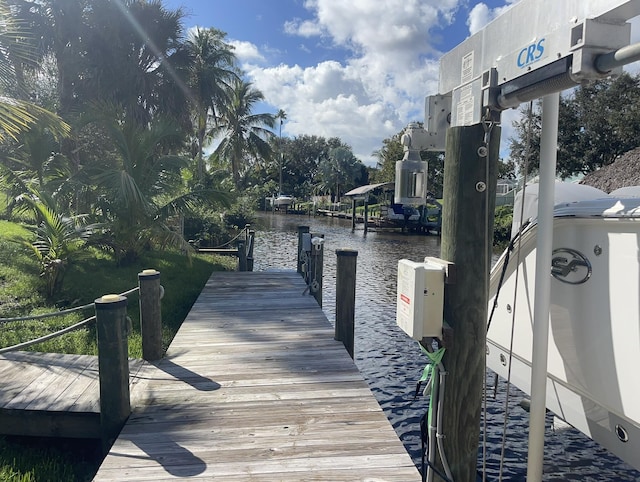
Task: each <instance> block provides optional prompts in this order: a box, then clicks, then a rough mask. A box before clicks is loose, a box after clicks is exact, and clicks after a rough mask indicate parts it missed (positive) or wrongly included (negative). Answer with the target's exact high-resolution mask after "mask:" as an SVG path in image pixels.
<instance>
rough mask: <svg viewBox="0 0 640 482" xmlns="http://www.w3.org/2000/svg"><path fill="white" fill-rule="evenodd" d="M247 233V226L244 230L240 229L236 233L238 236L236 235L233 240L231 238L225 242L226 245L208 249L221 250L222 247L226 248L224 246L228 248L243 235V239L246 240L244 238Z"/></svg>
mask: <svg viewBox="0 0 640 482" xmlns="http://www.w3.org/2000/svg"><path fill="white" fill-rule="evenodd" d="M248 232H249V225H248V224H247V225H246V226H245V227H244V228H242V229H241V230H240V231H239V232H238V234H236V235H235V236H234V237H233V238H231V239H230V240H229V241H227V242H226V243H222V244H221V245H219V246H213V247H211V248H209V249H222V248H224V247H226V246H229V245H231V243H233V242H234V241H236V240H237V239H238V238H240V236H242V235H243V234H244V235H245V238H246V237H247V235H248Z"/></svg>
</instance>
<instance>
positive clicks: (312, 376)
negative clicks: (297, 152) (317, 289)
mask: <svg viewBox="0 0 640 482" xmlns="http://www.w3.org/2000/svg"><path fill="white" fill-rule="evenodd" d="M304 289H305V286H304V283H303V282H302V279H301V278H300V276H299V275H298V274H297V273H295V272H284V273H283V272H278V273H269V272H262V273H214V274H213V275H212V277H211V279H210V280H209V281H208V282H207V284H206V286H205V288H204V290H203V292H202V293H201V295H200V297H199V298H198V300H197V302H196V303H195V304H194V306H193V308H192V310H191V311H190V313H189V315H188V317H187V319H186V320H185V322H184V323H183V325H182V327H181V328H180V330H179V332H178V333H177V334H176V336H175V338H174V340H173V341H172V343H171V346H170V348H169V350H168V351H167V354H166V356H165V358H163V359H162V360H160V361H159V362H157V363H155V364H154V365H155V366H147V367H145V369H144V370H143V371H144V374H143V375H141V379H142V380H143V381H142V382H141V384H143V385H144V390H140V387H139V388H138V389H136V393H137V396H138V399H137V402H136V403H137V405H136V408H135V410H134V412H133V413H132V415H131V417H129V420H128V422H127V424H126V425H125V427H124V429H123V430H122V433H121V434H120V437H119V438H118V440H117V441H116V442H115V444H114V445H113V447H112V448H111V451H110V452H109V455H108V456H107V457H106V459H105V460H104V462H103V464H102V466H101V468H100V470H99V472H98V474H97V475H96V478H95V480H97V481H109V480H118V481H119V480H123V479H128V480H131V481H137V480H154V481H160V480H175V479H176V478H181V477H197V478H204V479H207V480H225V481H235V480H283V481H294V480H295V481H299V480H327V481H328V480H331V481H335V480H390V481H391V480H403V481H411V480H416V481H417V480H420V475H419V473H418V471H417V469H416V467H415V465H414V464H413V462H412V460H411V458H410V457H409V456H408V454H407V452H406V450H405V448H404V446H403V445H402V443H401V442H400V441H399V439H398V437H397V435H396V434H395V432H394V430H393V428H392V427H391V425H390V424H389V422H388V420H387V418H386V416H385V415H384V413H383V412H382V410H381V409H380V406H379V405H378V403H377V401H376V400H375V398H374V397H373V395H372V394H371V391H370V389H369V388H368V386H367V384H366V382H365V381H364V380H363V378H362V375H361V374H360V373H359V372H358V370H357V368H356V367H355V365H354V363H353V361H352V360H351V358H349V356H348V354H347V352H346V350H345V349H344V347H343V346H342V344H341V343H339V342H336V341H335V340H333V328H332V326H331V324H330V323H329V322H328V321H327V319H326V317H325V316H324V314H323V313H322V310H321V309H320V308H319V307H318V306H317V304H316V302H315V300H314V299H313V297H311V296H309V295H308V294H306V295H303V292H304Z"/></svg>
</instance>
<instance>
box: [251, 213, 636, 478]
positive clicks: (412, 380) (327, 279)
mask: <svg viewBox="0 0 640 482" xmlns="http://www.w3.org/2000/svg"><path fill="white" fill-rule="evenodd" d="M300 225H307V226H309V227H310V231H311V232H312V233H316V234H324V235H325V255H324V263H325V265H324V283H323V285H324V287H323V310H324V312H325V314H326V315H327V318H328V319H329V320H330V321H331V322H332V323H333V320H335V254H334V253H335V250H336V249H338V248H350V249H356V250H358V261H357V286H356V320H355V321H356V347H355V361H356V364H357V366H358V368H359V369H360V371H361V372H362V374H363V375H364V377H365V379H366V380H367V382H368V384H369V386H370V387H371V390H372V392H373V393H374V395H375V397H376V398H377V400H378V402H379V403H380V406H381V407H382V409H383V410H384V412H385V413H386V415H387V417H388V418H389V421H390V422H391V424H392V426H393V427H394V429H395V430H396V433H397V434H398V436H399V438H400V440H402V442H403V443H404V445H405V447H406V448H407V451H408V452H409V454H410V455H411V457H412V458H413V460H414V462H415V463H416V465H418V466H419V464H420V452H421V441H420V425H419V422H420V418H421V417H422V415H423V414H424V413H425V411H426V410H427V406H428V400H427V399H426V398H425V397H419V398H418V399H416V400H413V393H414V390H415V384H416V381H417V380H418V378H419V377H420V375H421V373H422V369H423V368H424V365H425V364H426V358H425V356H424V355H422V354H421V352H420V350H419V348H418V347H417V345H416V344H415V342H413V341H411V340H410V339H409V337H407V336H406V335H405V334H404V333H403V332H402V331H401V330H400V329H399V328H398V327H397V326H396V324H395V302H396V301H395V296H396V294H395V293H396V273H397V263H398V260H399V259H402V258H407V259H412V260H414V261H419V260H420V259H422V258H424V257H425V256H439V254H440V244H439V239H438V238H437V237H434V236H416V235H402V234H387V233H374V232H369V233H368V234H367V235H366V237H365V236H364V233H363V231H356V232H355V233H352V232H351V229H350V225H351V224H350V221H344V220H338V219H328V218H309V217H306V216H285V215H273V214H268V213H267V214H264V215H260V217H259V219H258V225H257V227H256V229H257V236H256V245H255V251H254V258H255V269H256V270H265V269H295V265H296V257H297V254H296V251H297V244H298V235H297V227H298V226H300ZM487 373H488V377H489V378H488V384H492V383H493V379H494V375H493V374H492V373H491V372H490V371H487ZM506 393H507V391H506V383H505V382H504V381H502V382H501V383H500V385H499V389H498V392H497V394H496V397H495V399H494V398H493V397H492V396H489V397H488V400H487V409H486V412H487V430H486V431H487V436H486V453H487V459H486V463H485V472H486V475H487V480H497V479H498V475H499V470H500V454H501V452H502V445H503V425H504V413H505V409H504V405H505V401H506ZM509 393H510V395H509V421H508V424H507V430H506V439H505V442H504V445H505V449H504V467H503V477H502V479H503V480H504V481H509V482H516V481H518V482H519V481H522V480H525V478H526V459H527V443H528V435H527V434H528V414H527V413H526V412H525V411H524V410H523V409H522V408H521V407H520V406H519V405H518V403H519V402H520V401H521V400H522V398H524V394H523V393H522V392H520V391H519V390H518V389H516V388H515V387H510V392H509ZM482 438H483V437H482V435H481V447H480V454H479V458H478V467H479V468H481V467H482V458H481V454H482ZM544 480H545V481H567V480H580V481H582V482H605V481H606V482H614V481H615V482H619V481H620V482H627V481H630V482H631V481H635V482H637V481H640V473H639V472H637V471H635V470H633V469H632V468H631V467H629V466H628V465H627V464H625V463H624V462H622V461H621V460H620V459H618V458H617V457H615V456H613V455H611V454H610V453H609V452H607V451H606V450H604V449H602V448H601V447H600V446H599V445H598V444H596V443H595V442H593V441H592V440H591V439H589V438H588V437H586V436H585V435H583V434H582V433H580V432H579V431H577V430H575V429H567V430H563V431H561V432H553V431H552V430H551V417H549V419H548V420H547V432H546V435H545V460H544Z"/></svg>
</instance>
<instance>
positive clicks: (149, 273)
mask: <svg viewBox="0 0 640 482" xmlns="http://www.w3.org/2000/svg"><path fill="white" fill-rule="evenodd" d="M158 273H159V271H156V270H155V269H153V268H152V269H143V270H142V272H141V273H140V274H141V275H143V276H152V275H154V274H158Z"/></svg>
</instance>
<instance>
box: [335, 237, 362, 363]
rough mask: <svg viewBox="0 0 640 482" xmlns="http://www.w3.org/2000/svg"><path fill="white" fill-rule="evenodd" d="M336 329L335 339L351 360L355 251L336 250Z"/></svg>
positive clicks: (356, 258)
mask: <svg viewBox="0 0 640 482" xmlns="http://www.w3.org/2000/svg"><path fill="white" fill-rule="evenodd" d="M336 255H337V257H338V258H337V261H336V328H335V337H334V338H335V339H336V340H338V341H341V342H342V343H343V344H344V346H345V348H346V349H347V352H349V356H351V358H353V345H354V330H355V322H354V320H355V311H356V308H355V306H356V261H357V260H358V251H356V250H355V249H337V250H336Z"/></svg>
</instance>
